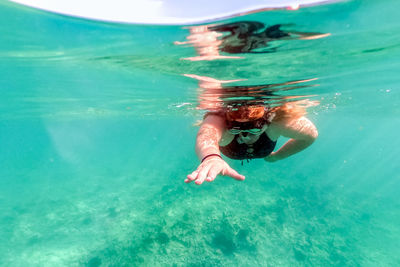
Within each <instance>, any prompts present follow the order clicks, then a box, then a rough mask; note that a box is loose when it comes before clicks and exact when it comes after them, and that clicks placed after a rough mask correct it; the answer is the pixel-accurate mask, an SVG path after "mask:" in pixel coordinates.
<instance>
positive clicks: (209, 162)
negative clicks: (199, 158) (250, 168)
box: [185, 156, 245, 185]
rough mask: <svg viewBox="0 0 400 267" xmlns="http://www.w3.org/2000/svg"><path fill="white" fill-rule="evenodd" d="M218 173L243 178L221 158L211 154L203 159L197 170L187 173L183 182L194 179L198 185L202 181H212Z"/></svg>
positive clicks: (238, 178)
mask: <svg viewBox="0 0 400 267" xmlns="http://www.w3.org/2000/svg"><path fill="white" fill-rule="evenodd" d="M218 174H221V175H225V176H230V177H232V178H234V179H236V180H240V181H243V180H244V179H245V177H244V176H243V175H240V174H239V173H238V172H237V171H235V170H234V169H232V168H231V167H230V166H229V165H228V163H226V162H225V161H224V160H223V159H221V158H219V157H217V156H213V157H209V158H207V159H206V160H204V161H203V163H201V164H200V165H199V167H198V168H197V170H195V171H194V172H192V173H191V174H189V175H188V176H187V178H186V180H185V183H190V182H192V181H195V183H196V184H198V185H200V184H202V183H203V182H204V181H207V182H212V181H214V179H215V178H216V177H217V175H218Z"/></svg>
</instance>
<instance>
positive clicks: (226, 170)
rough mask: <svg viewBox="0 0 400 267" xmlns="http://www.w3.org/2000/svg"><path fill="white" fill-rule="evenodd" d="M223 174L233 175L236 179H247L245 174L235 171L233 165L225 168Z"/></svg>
mask: <svg viewBox="0 0 400 267" xmlns="http://www.w3.org/2000/svg"><path fill="white" fill-rule="evenodd" d="M223 175H226V176H230V177H232V178H234V179H236V180H240V181H243V180H244V179H245V177H244V175H241V174H239V173H238V172H237V171H235V170H234V169H232V168H231V167H227V168H226V169H225V170H224V172H223Z"/></svg>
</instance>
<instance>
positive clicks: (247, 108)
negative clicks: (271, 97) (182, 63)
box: [185, 75, 318, 184]
mask: <svg viewBox="0 0 400 267" xmlns="http://www.w3.org/2000/svg"><path fill="white" fill-rule="evenodd" d="M187 76H189V77H192V78H196V79H198V80H199V81H200V82H202V83H208V88H211V87H213V85H212V84H213V83H214V84H215V85H217V86H218V83H219V85H220V84H221V81H218V80H215V79H212V78H208V77H202V76H197V75H187ZM222 82H227V81H222ZM206 90H207V89H206ZM211 98H213V95H212V94H210V96H209V98H208V100H207V99H206V100H205V101H209V104H205V105H204V106H205V107H207V108H208V109H210V110H212V111H210V112H208V113H206V115H205V116H204V119H203V122H202V124H201V126H200V129H199V132H198V134H197V139H196V153H197V156H198V158H199V160H200V161H201V163H200V165H199V166H198V168H197V169H196V170H195V171H194V172H192V173H191V174H189V175H188V176H187V179H186V180H185V182H187V183H189V182H192V181H195V183H196V184H202V183H203V182H204V181H207V182H211V181H213V180H214V179H215V178H216V176H217V175H219V174H221V175H226V176H230V177H232V178H235V179H237V180H244V178H245V177H244V176H243V175H240V174H239V173H238V172H236V171H235V170H234V169H232V168H231V167H230V166H229V165H228V163H226V162H225V160H224V159H223V158H222V157H221V154H224V155H225V156H227V157H229V158H232V159H237V160H246V159H255V158H263V159H264V160H265V161H267V162H274V161H278V160H281V159H284V158H287V157H289V156H291V155H293V154H296V153H298V152H300V151H302V150H303V149H305V148H307V147H308V146H310V145H311V144H312V143H313V142H314V140H315V139H316V138H317V136H318V131H317V129H316V127H315V126H314V124H313V123H312V122H311V121H309V120H308V119H307V118H306V117H304V115H305V113H306V112H305V107H302V106H300V105H297V104H296V103H286V104H282V105H280V106H277V107H269V106H268V105H264V104H262V103H260V102H259V103H258V104H257V103H254V102H253V103H251V102H250V104H249V103H248V102H244V101H242V103H239V104H238V105H230V106H225V107H218V105H217V102H218V101H211ZM200 105H201V104H200ZM213 105H214V107H217V108H212V106H213ZM280 136H285V137H288V138H290V139H289V140H288V141H287V142H286V143H285V144H284V145H283V146H282V147H281V148H279V149H278V150H277V151H275V152H274V150H275V146H276V142H277V139H278V138H279V137H280Z"/></svg>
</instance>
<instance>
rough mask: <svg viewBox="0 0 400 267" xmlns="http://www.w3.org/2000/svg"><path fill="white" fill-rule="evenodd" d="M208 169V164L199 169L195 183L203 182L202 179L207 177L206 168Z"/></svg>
mask: <svg viewBox="0 0 400 267" xmlns="http://www.w3.org/2000/svg"><path fill="white" fill-rule="evenodd" d="M209 169H210V166H205V167H203V168H202V169H201V171H200V172H199V174H198V175H197V179H196V181H195V183H196V184H198V185H200V184H202V183H203V182H204V180H205V179H206V178H207V174H208V170H209Z"/></svg>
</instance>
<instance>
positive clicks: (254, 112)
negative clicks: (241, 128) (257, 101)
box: [225, 105, 265, 121]
mask: <svg viewBox="0 0 400 267" xmlns="http://www.w3.org/2000/svg"><path fill="white" fill-rule="evenodd" d="M264 113H265V107H264V106H261V105H252V106H238V107H230V108H227V110H226V113H225V114H226V119H227V120H228V121H237V120H247V121H254V120H257V119H259V118H262V117H263V116H264Z"/></svg>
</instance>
